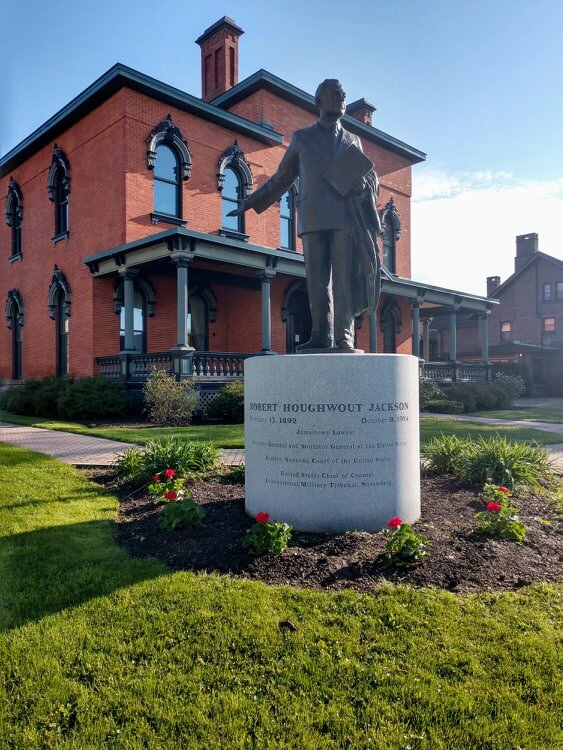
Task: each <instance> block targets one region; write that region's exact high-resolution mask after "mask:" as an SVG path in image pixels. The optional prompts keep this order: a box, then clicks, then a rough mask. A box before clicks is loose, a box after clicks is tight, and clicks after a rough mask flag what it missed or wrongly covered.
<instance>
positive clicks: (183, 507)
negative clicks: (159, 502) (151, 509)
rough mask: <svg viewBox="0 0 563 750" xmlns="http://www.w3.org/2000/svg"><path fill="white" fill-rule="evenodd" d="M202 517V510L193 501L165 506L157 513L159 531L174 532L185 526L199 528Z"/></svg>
mask: <svg viewBox="0 0 563 750" xmlns="http://www.w3.org/2000/svg"><path fill="white" fill-rule="evenodd" d="M204 515H205V511H204V510H203V508H202V507H200V506H199V505H197V504H196V503H194V501H193V500H180V501H179V502H177V503H168V505H165V506H164V508H162V510H161V511H160V513H159V519H158V522H159V524H160V528H161V529H164V530H165V531H174V529H181V528H183V527H186V526H199V525H200V524H201V521H202V518H203V517H204Z"/></svg>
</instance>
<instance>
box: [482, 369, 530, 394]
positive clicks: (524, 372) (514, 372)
mask: <svg viewBox="0 0 563 750" xmlns="http://www.w3.org/2000/svg"><path fill="white" fill-rule="evenodd" d="M491 373H492V376H493V382H494V380H495V378H496V376H497V374H498V373H502V374H503V375H510V376H512V377H519V378H521V379H522V381H523V382H524V386H525V388H526V391H525V392H526V393H529V392H530V386H531V383H530V375H529V372H528V368H527V366H526V365H525V364H523V363H518V362H503V363H502V364H501V363H495V364H493V365H492V368H491Z"/></svg>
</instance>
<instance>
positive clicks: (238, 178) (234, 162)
mask: <svg viewBox="0 0 563 750" xmlns="http://www.w3.org/2000/svg"><path fill="white" fill-rule="evenodd" d="M252 184H253V177H252V170H251V169H250V165H249V164H248V162H247V161H246V158H245V156H244V154H243V152H242V150H241V148H240V146H239V145H238V142H237V141H235V142H234V143H233V145H232V146H229V148H228V149H226V151H224V152H223V154H221V156H220V158H219V162H218V164H217V189H218V190H219V192H220V193H221V229H220V234H222V235H225V236H228V237H233V238H235V239H243V240H246V239H248V237H247V235H246V234H245V233H244V229H245V225H244V214H241V215H240V216H229V215H228V214H229V212H230V211H233V210H234V209H236V208H238V206H239V205H240V202H241V201H242V200H243V199H244V198H246V196H247V195H248V194H249V193H250V192H252Z"/></svg>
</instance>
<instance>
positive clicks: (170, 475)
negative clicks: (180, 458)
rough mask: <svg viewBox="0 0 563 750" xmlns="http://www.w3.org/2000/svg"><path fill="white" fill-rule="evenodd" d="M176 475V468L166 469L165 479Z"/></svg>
mask: <svg viewBox="0 0 563 750" xmlns="http://www.w3.org/2000/svg"><path fill="white" fill-rule="evenodd" d="M175 476H176V472H175V471H174V469H165V470H164V478H165V479H174V477H175Z"/></svg>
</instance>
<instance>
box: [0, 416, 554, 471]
mask: <svg viewBox="0 0 563 750" xmlns="http://www.w3.org/2000/svg"><path fill="white" fill-rule="evenodd" d="M430 416H432V417H436V418H438V419H456V420H458V421H460V422H473V423H475V422H476V423H478V424H498V425H519V426H522V427H528V428H532V429H535V430H545V431H547V432H554V433H558V434H560V435H562V436H563V424H550V423H548V422H524V421H517V422H507V421H506V420H500V419H491V418H489V417H471V416H464V415H452V414H432V415H430ZM0 442H4V443H11V444H13V445H19V446H21V447H22V448H28V449H29V450H32V451H37V452H38V453H46V454H47V455H48V456H53V457H54V458H57V459H59V461H63V462H64V463H67V464H72V465H73V466H109V465H110V464H112V463H113V462H114V460H115V458H116V456H118V455H119V454H120V453H125V451H127V450H129V449H130V448H136V447H139V446H135V445H132V444H131V443H121V442H119V441H117V440H106V439H104V438H96V437H88V435H75V434H73V433H70V432H59V431H56V430H44V429H41V428H39V427H24V426H22V425H16V424H9V423H7V422H0ZM548 451H549V455H550V458H551V460H552V463H553V465H554V467H555V469H556V470H557V471H558V473H559V474H563V442H561V443H557V444H556V445H550V446H548ZM222 455H223V461H224V462H225V464H226V465H227V466H237V465H238V464H241V463H244V450H243V449H242V448H233V449H230V450H223V451H222Z"/></svg>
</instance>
